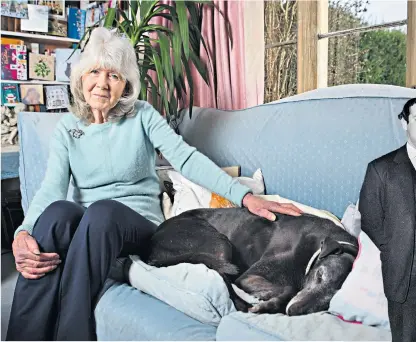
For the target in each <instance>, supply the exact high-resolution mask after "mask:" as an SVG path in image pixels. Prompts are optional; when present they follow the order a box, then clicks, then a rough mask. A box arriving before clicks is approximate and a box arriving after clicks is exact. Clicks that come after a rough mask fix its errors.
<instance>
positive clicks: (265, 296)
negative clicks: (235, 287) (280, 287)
mask: <svg viewBox="0 0 416 342" xmlns="http://www.w3.org/2000/svg"><path fill="white" fill-rule="evenodd" d="M250 295H252V296H253V297H256V298H257V299H259V300H269V299H270V298H273V297H275V296H276V292H275V291H271V290H263V291H255V292H252V293H250Z"/></svg>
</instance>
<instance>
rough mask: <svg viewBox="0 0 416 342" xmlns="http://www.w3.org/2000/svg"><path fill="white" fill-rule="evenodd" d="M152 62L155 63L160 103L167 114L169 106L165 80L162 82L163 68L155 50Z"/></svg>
mask: <svg viewBox="0 0 416 342" xmlns="http://www.w3.org/2000/svg"><path fill="white" fill-rule="evenodd" d="M153 60H154V62H155V66H156V73H157V80H158V83H159V87H160V89H161V91H160V97H161V101H162V103H163V105H164V107H165V110H166V111H167V112H168V111H169V105H168V98H167V94H166V88H165V82H164V81H165V80H164V74H163V67H162V63H161V61H160V57H159V55H158V54H157V52H156V51H155V50H153Z"/></svg>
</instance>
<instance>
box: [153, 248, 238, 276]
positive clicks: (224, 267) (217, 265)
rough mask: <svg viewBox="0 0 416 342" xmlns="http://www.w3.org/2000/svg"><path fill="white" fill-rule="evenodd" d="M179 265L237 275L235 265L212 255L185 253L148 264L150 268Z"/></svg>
mask: <svg viewBox="0 0 416 342" xmlns="http://www.w3.org/2000/svg"><path fill="white" fill-rule="evenodd" d="M180 263H189V264H205V265H206V266H207V267H208V268H211V269H213V270H214V271H217V272H218V273H220V274H226V275H231V276H232V275H237V274H238V267H237V266H236V265H234V264H233V263H231V262H229V261H227V260H221V259H217V258H216V257H215V256H214V255H212V254H208V253H185V254H182V255H178V256H174V257H170V258H167V259H164V260H150V261H149V262H148V264H149V265H150V266H156V267H166V266H172V265H177V264H180Z"/></svg>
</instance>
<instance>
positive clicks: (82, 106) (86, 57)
mask: <svg viewBox="0 0 416 342" xmlns="http://www.w3.org/2000/svg"><path fill="white" fill-rule="evenodd" d="M97 67H98V68H104V69H109V70H113V71H115V72H117V73H119V74H120V76H121V78H122V79H123V80H125V81H126V86H125V88H124V91H123V94H122V96H121V97H120V100H119V101H118V103H117V104H116V105H115V106H114V107H113V108H111V109H110V111H109V113H108V119H109V120H110V121H118V120H120V119H121V118H123V117H130V116H134V115H135V114H136V113H135V111H134V105H135V103H136V101H137V98H138V96H139V93H140V73H139V67H138V65H137V57H136V52H135V51H134V48H133V46H132V45H131V43H130V41H129V40H128V39H126V38H124V37H121V36H120V35H118V34H117V33H116V32H114V31H110V30H108V29H106V28H104V27H97V28H96V29H94V30H93V31H92V33H91V37H90V39H89V41H88V43H87V45H86V46H85V49H84V51H83V52H82V53H81V57H80V60H79V62H78V63H77V64H76V65H75V66H74V67H73V69H72V71H71V82H70V87H71V93H72V97H73V99H72V102H73V103H72V105H71V111H72V112H73V113H74V114H75V115H76V116H78V117H79V118H81V119H83V120H84V121H85V123H87V124H88V123H90V122H92V121H93V118H94V116H93V114H92V110H91V107H90V106H89V104H88V103H87V102H86V100H85V98H84V93H83V90H82V76H83V75H85V74H86V73H87V72H89V71H91V70H92V69H93V68H97Z"/></svg>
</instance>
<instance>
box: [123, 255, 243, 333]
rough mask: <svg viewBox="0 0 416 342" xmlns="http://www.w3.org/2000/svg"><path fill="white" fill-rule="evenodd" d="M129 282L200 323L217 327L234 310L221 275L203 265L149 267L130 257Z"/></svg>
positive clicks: (135, 257)
mask: <svg viewBox="0 0 416 342" xmlns="http://www.w3.org/2000/svg"><path fill="white" fill-rule="evenodd" d="M130 258H131V259H132V261H133V264H132V265H131V267H130V271H129V279H130V283H131V285H132V286H133V287H135V288H137V289H139V290H142V291H143V292H145V293H147V294H150V295H152V296H154V297H156V298H158V299H160V300H162V301H163V302H165V303H167V304H169V305H171V306H173V307H174V308H176V309H178V310H179V311H182V312H184V313H185V314H187V315H188V316H190V317H192V318H195V319H197V320H198V321H200V322H202V323H207V324H211V325H213V326H217V325H218V324H219V323H220V321H221V319H222V317H224V316H226V315H228V314H229V313H231V312H234V311H235V307H234V304H233V302H232V301H231V299H230V297H229V295H228V290H227V287H226V285H225V283H224V281H223V279H222V278H221V276H220V275H219V274H218V273H217V272H215V271H214V270H211V269H209V268H207V267H206V266H205V265H202V264H198V265H192V264H187V263H182V264H179V265H174V266H169V267H153V266H149V265H147V264H145V263H144V262H142V261H141V260H140V259H139V257H137V256H130Z"/></svg>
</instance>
